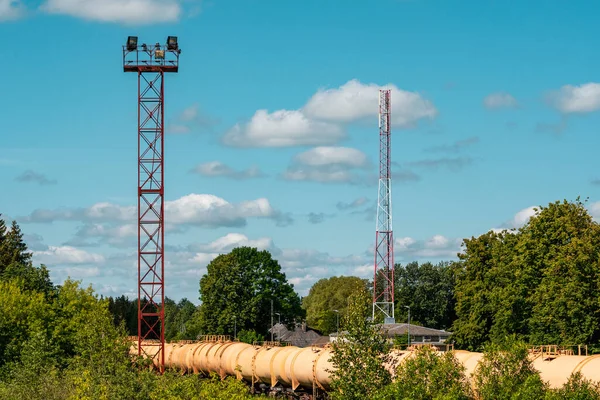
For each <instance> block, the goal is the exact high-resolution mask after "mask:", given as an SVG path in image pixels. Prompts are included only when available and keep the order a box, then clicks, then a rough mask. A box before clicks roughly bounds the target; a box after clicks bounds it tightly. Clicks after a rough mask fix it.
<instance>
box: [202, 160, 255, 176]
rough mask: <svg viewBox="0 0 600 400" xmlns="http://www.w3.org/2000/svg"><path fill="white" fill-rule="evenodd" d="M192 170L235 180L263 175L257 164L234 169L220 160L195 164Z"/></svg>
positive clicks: (203, 174) (205, 174) (204, 174)
mask: <svg viewBox="0 0 600 400" xmlns="http://www.w3.org/2000/svg"><path fill="white" fill-rule="evenodd" d="M192 172H194V173H197V174H200V175H202V176H210V177H224V178H231V179H236V180H243V179H251V178H259V177H262V176H264V175H263V173H262V172H261V170H260V169H259V168H258V167H257V166H251V167H249V168H247V169H244V170H241V171H236V170H234V169H233V168H231V167H230V166H228V165H226V164H224V163H222V162H220V161H209V162H206V163H203V164H200V165H198V166H196V167H195V168H194V169H193V170H192Z"/></svg>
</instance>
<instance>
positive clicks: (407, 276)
mask: <svg viewBox="0 0 600 400" xmlns="http://www.w3.org/2000/svg"><path fill="white" fill-rule="evenodd" d="M454 269H455V267H454V264H453V263H449V262H440V263H438V264H436V265H433V264H432V263H430V262H426V263H423V264H420V265H419V263H418V262H416V261H414V262H411V263H409V264H407V265H406V266H402V265H401V264H396V265H395V268H394V281H395V282H394V289H395V291H396V293H395V299H394V300H395V302H396V310H395V316H396V321H406V319H407V317H408V315H407V309H406V308H405V307H404V306H409V307H410V314H411V315H410V317H411V322H413V323H420V324H422V325H424V326H427V327H430V328H435V329H448V328H450V326H451V325H452V322H453V321H454V319H455V315H454V303H455V301H454V284H455V279H454V277H455V274H454Z"/></svg>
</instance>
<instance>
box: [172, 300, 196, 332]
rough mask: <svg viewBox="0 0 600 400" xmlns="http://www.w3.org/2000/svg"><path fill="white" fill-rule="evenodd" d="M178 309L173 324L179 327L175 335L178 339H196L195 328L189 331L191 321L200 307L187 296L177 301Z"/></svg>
mask: <svg viewBox="0 0 600 400" xmlns="http://www.w3.org/2000/svg"><path fill="white" fill-rule="evenodd" d="M177 309H178V310H179V312H178V313H177V317H176V318H175V319H174V321H173V324H174V325H175V326H176V328H177V333H176V335H175V337H174V339H176V340H191V339H196V335H197V334H195V332H194V330H193V328H192V330H191V331H188V328H189V326H190V325H189V324H188V323H189V322H190V321H191V319H192V318H193V316H194V314H195V313H196V310H198V307H196V306H195V305H194V303H192V302H191V301H189V300H188V299H186V298H183V299H181V300H179V303H177Z"/></svg>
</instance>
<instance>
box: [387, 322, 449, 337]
mask: <svg viewBox="0 0 600 400" xmlns="http://www.w3.org/2000/svg"><path fill="white" fill-rule="evenodd" d="M408 326H409V325H408V324H384V325H381V328H382V329H383V331H384V332H385V333H386V334H387V335H388V336H397V335H406V334H407V333H408ZM410 335H411V336H441V337H448V336H450V335H452V332H448V331H444V330H439V329H433V328H427V327H424V326H419V325H413V324H410Z"/></svg>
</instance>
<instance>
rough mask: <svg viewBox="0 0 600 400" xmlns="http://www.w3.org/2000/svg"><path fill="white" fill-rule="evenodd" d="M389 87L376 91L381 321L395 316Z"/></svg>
mask: <svg viewBox="0 0 600 400" xmlns="http://www.w3.org/2000/svg"><path fill="white" fill-rule="evenodd" d="M391 109H392V100H391V90H389V89H386V90H380V91H379V190H378V193H377V220H376V224H375V273H374V275H373V322H374V323H376V322H377V319H376V317H378V316H380V315H381V314H383V315H382V316H383V323H384V324H393V323H395V319H394V234H393V229H392V171H391V163H392V161H391V152H392V144H391V119H390V117H391Z"/></svg>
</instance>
